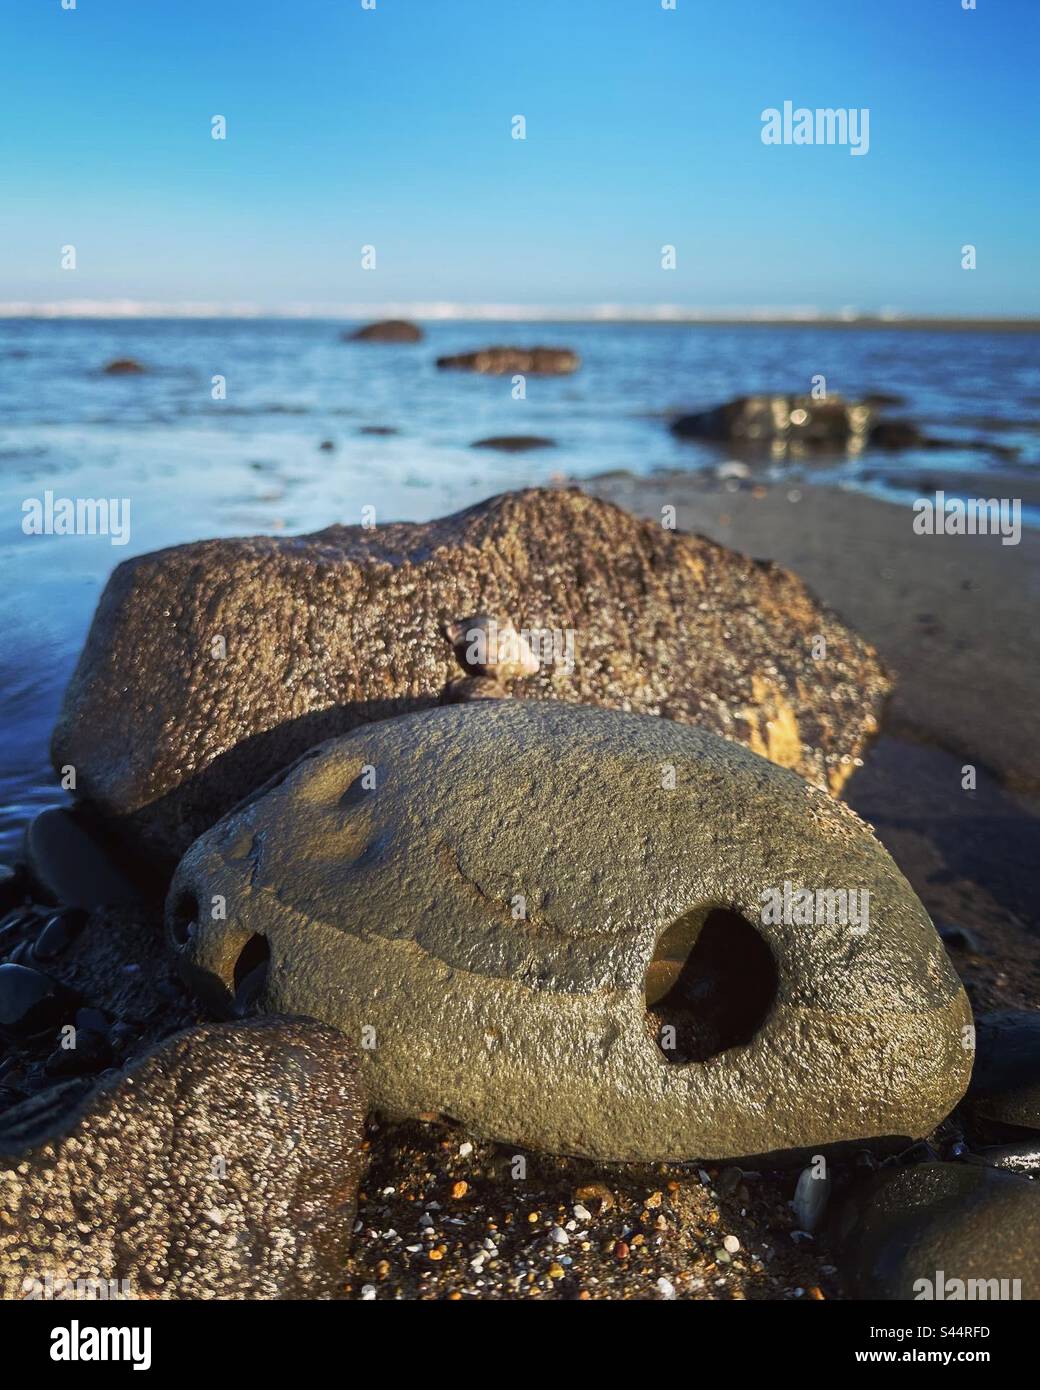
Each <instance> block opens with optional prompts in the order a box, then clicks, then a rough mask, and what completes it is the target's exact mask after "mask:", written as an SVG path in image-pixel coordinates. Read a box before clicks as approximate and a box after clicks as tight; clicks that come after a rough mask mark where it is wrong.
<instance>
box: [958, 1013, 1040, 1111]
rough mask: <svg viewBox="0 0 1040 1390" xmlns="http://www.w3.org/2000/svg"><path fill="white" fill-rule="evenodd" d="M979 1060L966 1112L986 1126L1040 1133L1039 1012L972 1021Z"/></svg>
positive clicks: (988, 1017)
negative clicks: (1030, 1130) (994, 1125)
mask: <svg viewBox="0 0 1040 1390" xmlns="http://www.w3.org/2000/svg"><path fill="white" fill-rule="evenodd" d="M976 1042H977V1049H978V1052H977V1057H976V1061H975V1071H974V1073H973V1074H972V1078H971V1087H970V1089H969V1091H968V1095H967V1101H966V1104H967V1108H968V1110H969V1111H970V1113H971V1115H972V1116H973V1118H975V1119H976V1120H982V1121H984V1122H986V1123H987V1124H998V1125H1007V1126H1011V1127H1013V1128H1015V1129H1033V1130H1040V1010H1038V1009H1033V1010H1028V1011H1026V1010H1017V1009H1007V1010H999V1011H997V1012H995V1013H989V1014H983V1015H981V1017H979V1018H978V1019H977V1020H976Z"/></svg>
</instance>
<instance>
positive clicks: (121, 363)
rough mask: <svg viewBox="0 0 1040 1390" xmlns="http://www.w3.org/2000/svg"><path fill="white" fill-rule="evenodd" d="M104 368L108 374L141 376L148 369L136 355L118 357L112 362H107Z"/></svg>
mask: <svg viewBox="0 0 1040 1390" xmlns="http://www.w3.org/2000/svg"><path fill="white" fill-rule="evenodd" d="M102 370H103V371H104V372H105V374H106V376H140V374H141V373H142V372H145V371H147V370H148V369H147V367H145V366H144V364H143V363H141V362H138V361H137V359H136V358H135V357H116V358H114V359H113V360H112V361H111V362H106V363H105V366H104V367H103V368H102Z"/></svg>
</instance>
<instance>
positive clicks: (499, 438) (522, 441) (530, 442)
mask: <svg viewBox="0 0 1040 1390" xmlns="http://www.w3.org/2000/svg"><path fill="white" fill-rule="evenodd" d="M470 448H471V449H499V450H501V451H502V453H505V454H522V453H525V452H526V451H527V450H528V449H555V448H556V440H555V439H547V438H546V437H545V435H541V434H493V435H489V436H488V438H487V439H477V440H474V442H473V443H472V444H471V445H470Z"/></svg>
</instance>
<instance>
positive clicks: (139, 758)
mask: <svg viewBox="0 0 1040 1390" xmlns="http://www.w3.org/2000/svg"><path fill="white" fill-rule="evenodd" d="M481 612H483V613H486V614H488V615H490V616H493V617H494V618H495V619H496V620H497V621H499V622H500V623H506V622H512V624H513V625H514V626H515V627H516V628H517V629H518V630H521V631H526V632H527V633H528V634H533V633H537V634H538V636H539V642H538V650H539V651H540V652H541V653H542V661H541V669H540V670H539V672H538V673H537V674H536V675H533V676H529V677H527V678H526V679H524V680H523V681H522V682H521V683H519V684H518V686H517V688H516V689H515V690H513V692H512V693H514V694H522V695H523V696H526V697H528V698H534V699H554V700H566V701H571V702H574V703H582V704H600V705H607V706H614V707H618V706H623V707H626V708H630V709H632V710H635V711H637V712H642V713H648V714H660V715H664V716H665V717H666V718H669V719H677V720H681V721H683V722H690V723H694V722H695V723H698V724H701V725H703V726H704V727H706V728H708V729H712V730H714V731H715V732H717V733H720V734H724V735H726V736H728V737H732V738H735V739H738V740H740V741H741V742H744V743H746V744H748V745H749V746H750V747H752V748H754V749H755V750H756V751H759V752H762V753H764V754H766V755H767V756H768V757H770V758H772V759H773V760H774V761H776V762H779V763H782V764H784V765H786V766H790V767H793V768H795V769H796V770H797V771H798V772H800V773H802V774H803V775H804V776H807V777H809V778H810V779H811V780H813V781H816V782H818V783H820V784H824V785H827V786H829V787H830V788H831V790H837V789H838V788H840V786H841V785H842V783H843V782H844V780H845V778H846V777H847V776H848V775H849V774H850V773H851V771H852V770H853V767H854V760H855V758H856V757H857V755H858V754H859V753H860V752H862V750H863V748H864V747H865V745H866V743H867V741H868V739H869V738H870V737H871V735H872V734H873V733H874V732H875V731H876V728H877V721H878V715H879V712H880V708H881V703H882V700H883V698H884V697H885V695H886V694H887V692H888V688H889V683H888V680H887V678H886V676H885V675H884V673H883V671H882V670H881V668H880V666H879V663H878V661H877V658H876V656H875V654H874V652H873V650H872V649H871V648H870V647H869V646H867V644H866V643H865V642H863V641H861V640H860V639H859V638H858V637H856V636H855V635H854V634H853V633H850V632H849V631H848V629H846V628H844V627H843V626H842V625H841V624H840V623H839V622H838V620H837V619H836V618H835V617H834V616H833V614H831V613H829V612H828V611H827V610H825V609H823V608H822V607H821V606H820V605H819V604H818V603H817V602H816V601H815V599H814V598H813V597H812V595H811V594H810V593H809V591H808V590H807V589H806V587H805V585H804V584H803V583H802V582H801V580H799V579H797V578H796V577H795V576H794V575H792V574H790V573H788V572H787V571H785V570H782V569H779V568H777V567H775V566H772V565H769V564H766V563H761V562H757V561H753V560H749V559H747V558H745V557H744V556H742V555H738V554H736V553H734V552H733V551H730V550H726V549H725V548H724V547H722V546H719V545H716V544H714V543H713V542H711V541H708V540H705V539H703V538H702V537H697V536H684V535H682V534H679V533H677V532H675V531H672V530H669V529H666V528H665V527H663V526H660V525H656V524H654V523H653V522H650V521H640V520H637V519H636V518H634V517H632V516H630V515H629V514H628V513H626V512H624V511H622V510H621V509H620V508H618V507H614V506H611V505H610V504H608V503H604V502H599V501H596V500H594V499H592V498H589V497H586V496H584V495H583V494H581V493H580V492H578V491H577V490H576V489H573V490H572V489H568V490H556V489H532V490H531V491H528V492H521V493H506V494H504V495H502V496H500V497H494V498H492V499H490V500H489V501H487V502H484V503H481V504H480V505H479V506H477V507H473V508H471V509H470V510H469V511H465V512H460V513H458V514H457V515H455V516H451V517H447V518H444V519H442V520H440V521H434V522H430V523H428V524H424V525H411V524H407V523H397V524H391V525H385V526H380V527H377V528H375V529H365V528H364V527H361V526H354V527H343V526H333V527H330V528H329V529H328V530H326V531H320V532H318V533H316V534H315V535H313V536H298V537H293V538H292V539H288V540H286V539H276V538H274V537H267V536H263V537H256V538H253V539H250V540H213V541H204V542H200V543H196V544H192V545H183V546H177V547H175V548H173V549H170V550H163V551H159V552H158V553H156V554H152V555H143V556H140V557H137V558H135V559H132V560H128V561H126V562H124V563H123V564H121V565H120V566H119V567H118V568H117V569H116V571H115V573H114V574H113V575H112V578H111V579H110V580H109V582H108V585H107V587H106V589H105V592H104V594H103V595H102V598H101V601H100V603H99V605H98V610H97V613H96V614H95V617H94V622H93V624H92V626H91V629H90V633H89V635H88V637H87V642H86V647H85V649H84V651H83V654H82V656H81V657H80V661H79V665H78V666H77V668H76V672H75V674H74V675H73V678H72V681H71V683H70V685H69V688H68V690H67V692H66V695H65V701H64V705H63V708H62V712H61V716H60V718H59V721H58V726H57V729H56V731H55V736H54V743H53V756H54V760H55V765H56V766H57V767H59V768H60V767H62V766H65V765H66V764H69V763H71V764H73V765H74V766H75V768H76V770H77V787H78V794H79V795H80V796H82V797H84V798H85V799H87V800H89V801H90V802H92V803H93V804H94V805H95V807H97V808H98V809H100V810H101V811H102V812H103V813H104V814H105V815H107V816H108V817H110V818H112V819H113V820H114V821H116V822H118V823H119V828H120V829H121V830H122V831H123V832H124V833H126V834H130V835H132V836H134V837H135V838H136V839H137V841H138V843H139V845H141V846H143V847H145V848H146V849H148V850H150V851H151V852H153V853H155V854H157V855H159V856H162V857H165V858H177V857H179V856H180V854H182V853H183V851H184V850H185V849H186V848H187V847H188V845H189V844H190V843H191V841H192V840H193V839H195V837H196V836H197V835H199V834H200V833H201V832H202V831H203V830H205V829H206V828H207V827H208V826H210V825H212V824H213V823H214V822H215V821H216V820H217V819H218V818H219V817H220V816H221V815H223V813H224V812H225V811H228V810H230V808H231V807H232V806H233V805H234V804H235V802H236V801H238V800H239V799H240V798H241V797H243V796H245V795H246V794H247V793H249V792H251V791H253V790H254V789H255V788H257V787H258V786H260V785H261V784H262V783H263V782H264V781H265V780H266V779H267V778H268V777H270V776H271V775H272V774H274V773H275V772H277V771H278V769H280V768H282V767H284V766H285V765H286V764H287V763H289V762H291V761H292V760H293V758H295V757H297V756H298V755H299V754H300V753H302V752H303V751H304V750H305V749H307V748H309V747H311V746H312V745H313V744H315V743H318V742H319V741H320V740H322V739H325V738H329V737H331V736H333V735H335V734H340V733H345V732H347V731H348V730H350V729H352V728H354V727H356V726H357V725H359V724H361V723H367V722H371V721H372V720H373V719H381V718H386V717H388V716H390V715H397V714H404V713H408V712H410V711H413V710H418V709H424V708H432V707H433V706H435V705H436V704H437V702H438V701H439V699H440V698H441V695H442V692H443V691H444V689H445V687H446V685H447V684H448V683H449V682H450V681H453V680H454V679H456V677H457V675H458V670H457V667H456V663H455V657H454V655H453V652H452V648H451V644H450V642H449V640H448V638H447V637H446V636H445V631H446V628H447V626H448V625H450V624H452V623H456V622H458V621H460V620H462V619H464V618H465V616H466V615H467V614H472V613H481ZM820 639H823V642H824V644H825V646H826V656H825V657H823V658H821V659H819V660H817V659H815V658H814V651H816V650H818V645H819V641H820ZM532 645H533V643H532Z"/></svg>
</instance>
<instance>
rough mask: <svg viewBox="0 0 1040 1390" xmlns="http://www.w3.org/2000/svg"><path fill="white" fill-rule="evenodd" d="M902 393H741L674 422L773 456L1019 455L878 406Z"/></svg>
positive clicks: (680, 429)
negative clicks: (850, 397)
mask: <svg viewBox="0 0 1040 1390" xmlns="http://www.w3.org/2000/svg"><path fill="white" fill-rule="evenodd" d="M897 400H898V397H895V396H888V395H885V394H884V393H875V394H873V395H871V396H867V397H865V398H864V399H863V400H862V401H846V400H843V399H842V397H841V396H827V397H826V398H825V399H824V400H816V399H815V398H814V397H812V396H780V395H775V396H737V397H736V399H735V400H732V401H727V402H725V404H723V405H717V406H713V407H712V408H711V409H710V410H699V411H695V412H694V413H693V414H690V415H680V416H678V417H677V418H676V419H674V420H673V421H672V423H671V426H670V428H671V431H672V433H673V434H674V435H675V436H676V437H677V438H679V439H697V440H705V441H706V442H709V443H717V444H725V445H727V446H728V447H729V448H730V449H733V450H744V451H745V452H746V453H748V454H763V455H768V456H769V457H777V456H778V455H779V456H781V457H783V456H784V455H788V454H789V455H791V456H793V457H795V458H800V457H808V456H812V455H815V454H841V453H860V452H861V451H862V450H863V449H866V448H868V447H869V448H872V449H886V450H891V451H897V450H901V449H976V450H979V451H982V452H990V453H993V454H997V455H999V456H1001V457H1004V456H1005V455H1010V456H1012V457H1014V455H1015V452H1016V451H1015V450H1014V448H1013V447H1012V446H1006V447H1005V446H1001V445H999V444H993V443H991V442H989V441H987V440H969V441H967V442H963V441H956V440H949V439H933V438H932V437H931V436H930V435H926V434H925V433H924V432H923V431H922V430H921V429H920V428H919V427H918V426H917V425H916V424H914V422H913V421H912V420H903V419H899V420H885V419H880V418H879V417H878V410H877V407H878V406H879V405H882V404H886V403H888V402H894V401H897Z"/></svg>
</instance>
